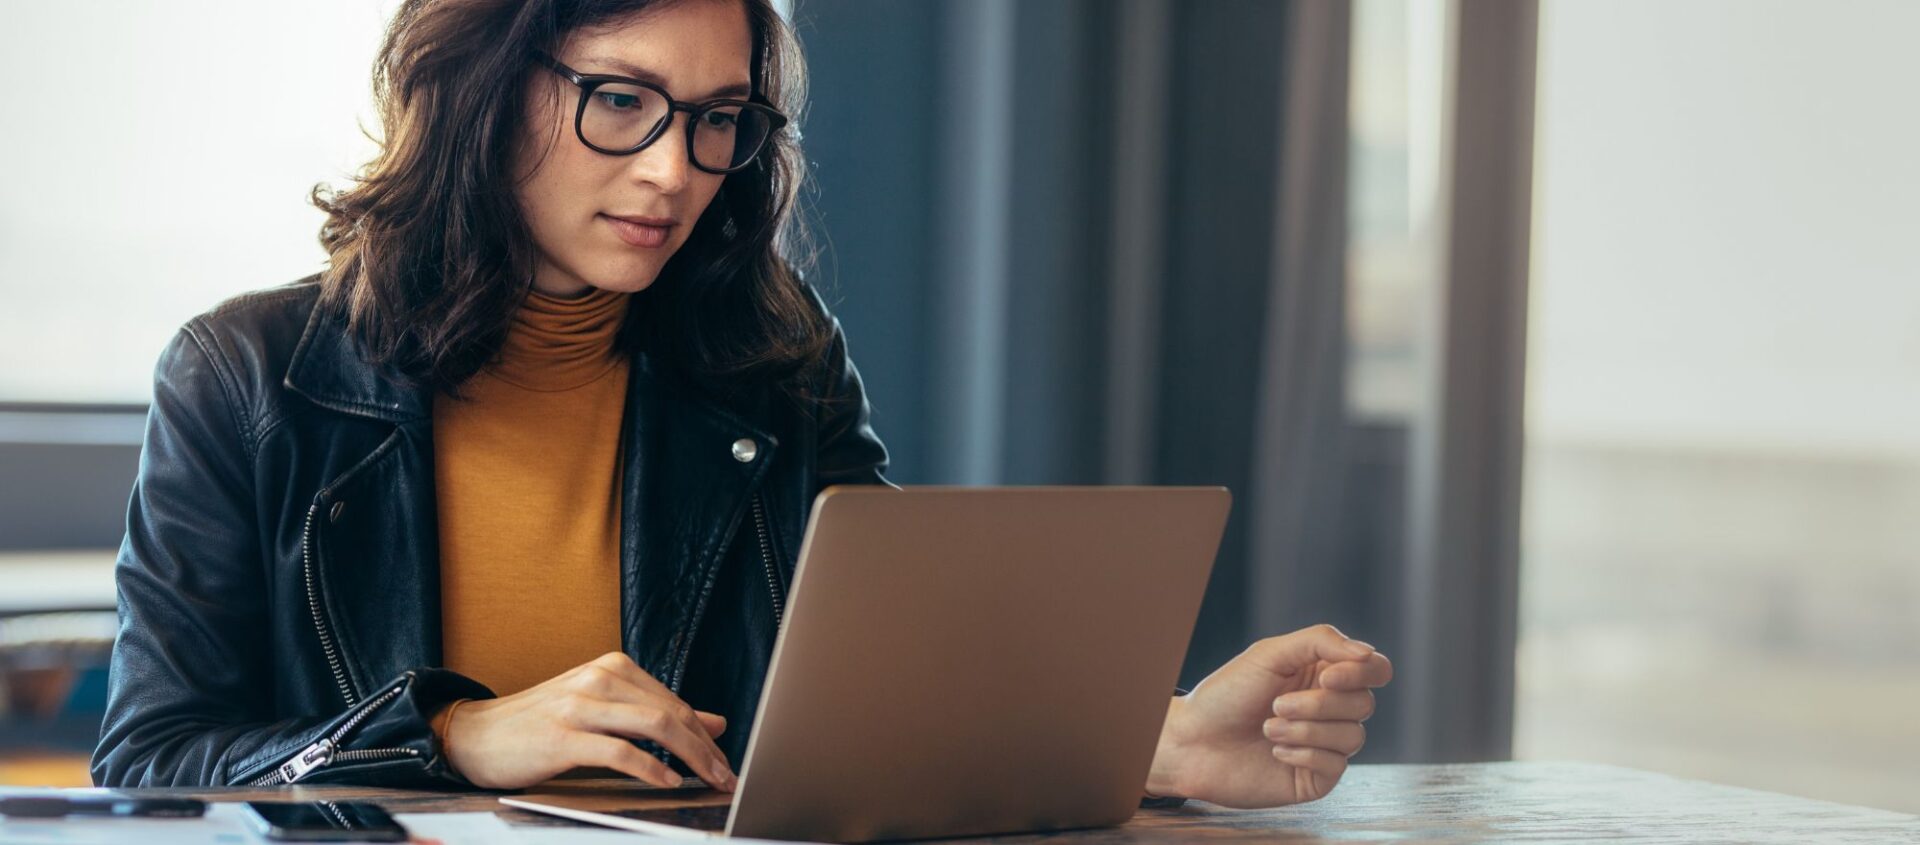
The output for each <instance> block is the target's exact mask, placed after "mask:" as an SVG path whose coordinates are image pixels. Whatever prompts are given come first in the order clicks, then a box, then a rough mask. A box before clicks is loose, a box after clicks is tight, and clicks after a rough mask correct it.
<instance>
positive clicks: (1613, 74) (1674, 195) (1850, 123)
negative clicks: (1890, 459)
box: [1529, 0, 1920, 455]
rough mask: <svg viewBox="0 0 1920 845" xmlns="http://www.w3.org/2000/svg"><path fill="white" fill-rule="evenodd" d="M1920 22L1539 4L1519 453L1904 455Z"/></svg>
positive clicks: (1661, 4)
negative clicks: (1523, 426) (1662, 444)
mask: <svg viewBox="0 0 1920 845" xmlns="http://www.w3.org/2000/svg"><path fill="white" fill-rule="evenodd" d="M1916 34H1920V3H1914V2H1907V0H1799V1H1798V2H1786V1H1785V0H1766V1H1764V2H1763V1H1762V0H1606V1H1605V2H1588V1H1587V0H1573V2H1569V0H1548V2H1546V3H1545V4H1543V9H1542V28H1541V42H1540V76H1539V111H1538V119H1539V123H1538V129H1537V132H1538V145H1539V146H1538V149H1537V155H1536V159H1535V162H1536V167H1537V171H1536V176H1535V178H1536V184H1537V188H1536V190H1537V193H1536V204H1535V221H1536V222H1535V230H1534V245H1533V249H1534V274H1533V311H1532V315H1531V320H1532V325H1531V333H1532V337H1533V340H1532V346H1531V349H1530V351H1529V354H1530V355H1531V359H1530V361H1529V367H1530V369H1531V375H1532V378H1531V384H1530V393H1529V403H1530V409H1529V411H1530V427H1531V431H1530V434H1531V435H1532V436H1533V437H1536V438H1546V439H1565V438H1575V439H1581V440H1609V441H1610V440H1622V439H1624V440H1632V441H1636V442H1638V441H1650V440H1659V441H1669V442H1672V443H1675V444H1676V445H1681V446H1690V445H1706V444H1714V445H1730V446H1736V447H1747V446H1758V447H1762V448H1773V449H1787V450H1794V451H1815V452H1831V451H1835V450H1839V451H1850V452H1852V451H1857V452H1866V453H1870V454H1871V453H1886V452H1899V453H1906V454H1909V455H1914V454H1920V105H1917V104H1920V49H1916V47H1915V44H1914V38H1915V35H1916Z"/></svg>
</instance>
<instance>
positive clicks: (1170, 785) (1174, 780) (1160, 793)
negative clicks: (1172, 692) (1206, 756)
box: [1142, 697, 1186, 799]
mask: <svg viewBox="0 0 1920 845" xmlns="http://www.w3.org/2000/svg"><path fill="white" fill-rule="evenodd" d="M1185 703H1186V700H1185V699H1183V698H1180V697H1175V698H1173V699H1172V700H1171V701H1170V702H1169V703H1168V704H1167V719H1166V721H1165V722H1163V723H1161V725H1160V740H1159V744H1158V745H1156V746H1154V749H1153V765H1152V766H1151V767H1150V768H1149V769H1148V770H1147V783H1146V785H1145V787H1144V788H1143V789H1142V792H1143V793H1144V795H1145V796H1146V797H1147V798H1149V799H1157V798H1182V797H1185V794H1184V792H1183V791H1182V788H1181V786H1180V778H1179V776H1178V775H1179V770H1180V749H1179V747H1178V743H1177V742H1176V739H1175V735H1176V733H1177V731H1176V730H1175V729H1174V728H1175V720H1176V719H1177V718H1178V717H1179V714H1180V709H1181V707H1182V706H1184V705H1185Z"/></svg>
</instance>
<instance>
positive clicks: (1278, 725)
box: [1262, 719, 1293, 739]
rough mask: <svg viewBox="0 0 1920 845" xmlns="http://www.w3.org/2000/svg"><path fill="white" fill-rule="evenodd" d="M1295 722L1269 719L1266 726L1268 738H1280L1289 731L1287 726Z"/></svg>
mask: <svg viewBox="0 0 1920 845" xmlns="http://www.w3.org/2000/svg"><path fill="white" fill-rule="evenodd" d="M1291 724H1293V723H1292V722H1289V721H1287V720H1285V719H1268V720H1267V721H1266V723H1265V724H1264V725H1262V728H1264V730H1265V733H1266V735H1267V738H1268V739H1278V738H1280V737H1281V736H1282V735H1284V734H1285V733H1286V732H1287V726H1288V725H1291Z"/></svg>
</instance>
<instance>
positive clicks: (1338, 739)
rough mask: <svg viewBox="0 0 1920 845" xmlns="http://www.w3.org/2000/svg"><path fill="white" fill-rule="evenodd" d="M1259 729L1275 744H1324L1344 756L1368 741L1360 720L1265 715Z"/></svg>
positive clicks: (1352, 753)
mask: <svg viewBox="0 0 1920 845" xmlns="http://www.w3.org/2000/svg"><path fill="white" fill-rule="evenodd" d="M1261 731H1262V732H1263V733H1265V734H1266V736H1267V739H1269V740H1272V741H1273V743H1274V744H1275V745H1296V746H1300V747H1303V748H1324V749H1326V750H1328V751H1332V752H1334V753H1336V754H1339V755H1341V756H1343V757H1352V756H1353V755H1354V753H1355V752H1358V751H1359V750H1360V748H1361V746H1364V745H1366V744H1367V729H1366V728H1365V727H1364V726H1362V725H1361V724H1360V723H1359V722H1296V721H1292V720H1288V719H1280V718H1273V719H1268V720H1267V721H1266V723H1265V724H1263V725H1261Z"/></svg>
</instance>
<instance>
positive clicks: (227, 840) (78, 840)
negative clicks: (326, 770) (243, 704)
mask: <svg viewBox="0 0 1920 845" xmlns="http://www.w3.org/2000/svg"><path fill="white" fill-rule="evenodd" d="M263 841H265V840H262V839H261V838H260V837H259V836H258V835H257V834H255V833H254V832H253V828H251V827H249V826H248V825H247V821H246V816H245V810H243V809H242V808H241V807H240V805H238V804H210V805H208V806H207V814H206V815H204V816H201V817H200V818H197V819H119V818H111V819H104V818H86V817H76V818H68V819H8V820H6V821H0V845H126V844H127V843H129V842H138V843H140V845H257V843H260V842H263Z"/></svg>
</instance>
